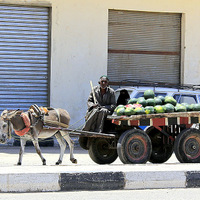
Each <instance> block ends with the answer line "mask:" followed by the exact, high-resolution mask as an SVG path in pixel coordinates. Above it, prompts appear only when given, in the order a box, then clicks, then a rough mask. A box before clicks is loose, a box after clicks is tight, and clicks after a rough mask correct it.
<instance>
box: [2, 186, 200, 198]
mask: <svg viewBox="0 0 200 200" xmlns="http://www.w3.org/2000/svg"><path fill="white" fill-rule="evenodd" d="M199 196H200V189H199V188H195V189H194V188H193V189H189V188H187V189H154V190H112V191H79V192H39V193H2V194H1V195H0V199H2V200H18V199H19V200H27V199H28V200H36V199H37V200H44V199H48V200H60V199H61V200H63V199H65V200H80V199H81V200H101V199H105V200H122V199H126V200H129V199H131V200H149V199H151V200H188V199H191V200H199Z"/></svg>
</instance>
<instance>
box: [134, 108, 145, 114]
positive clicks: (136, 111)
mask: <svg viewBox="0 0 200 200" xmlns="http://www.w3.org/2000/svg"><path fill="white" fill-rule="evenodd" d="M135 113H136V114H137V115H142V114H145V110H144V108H143V107H137V108H135Z"/></svg>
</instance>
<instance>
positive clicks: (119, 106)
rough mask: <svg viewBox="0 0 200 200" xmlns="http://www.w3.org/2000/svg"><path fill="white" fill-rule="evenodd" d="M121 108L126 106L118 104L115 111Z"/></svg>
mask: <svg viewBox="0 0 200 200" xmlns="http://www.w3.org/2000/svg"><path fill="white" fill-rule="evenodd" d="M119 108H124V105H118V106H117V107H116V108H115V110H114V112H117V110H118V109H119Z"/></svg>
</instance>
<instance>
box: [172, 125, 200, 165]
mask: <svg viewBox="0 0 200 200" xmlns="http://www.w3.org/2000/svg"><path fill="white" fill-rule="evenodd" d="M174 151H175V155H176V157H177V159H178V160H179V162H181V163H200V131H199V130H197V129H193V128H190V129H186V130H184V131H182V132H181V133H180V134H179V135H178V136H177V138H176V140H175V144H174Z"/></svg>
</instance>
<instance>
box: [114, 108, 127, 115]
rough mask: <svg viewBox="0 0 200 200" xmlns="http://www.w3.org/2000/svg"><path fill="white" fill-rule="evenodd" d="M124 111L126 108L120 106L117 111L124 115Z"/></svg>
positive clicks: (118, 113)
mask: <svg viewBox="0 0 200 200" xmlns="http://www.w3.org/2000/svg"><path fill="white" fill-rule="evenodd" d="M124 112H125V108H118V109H117V111H116V113H117V116H121V115H124Z"/></svg>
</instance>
